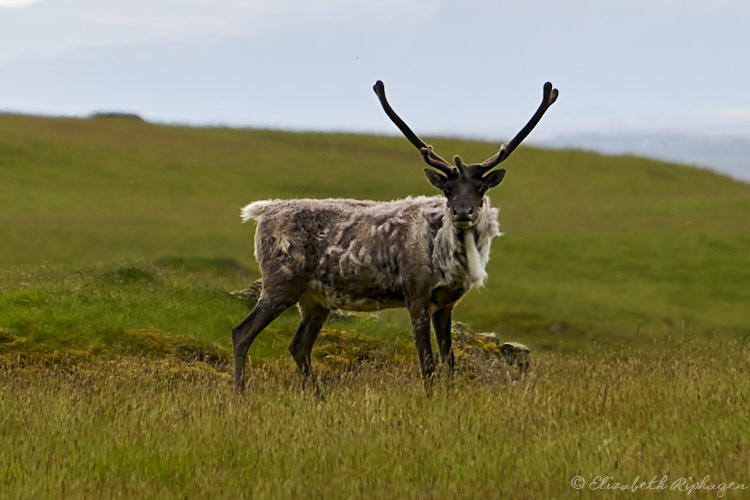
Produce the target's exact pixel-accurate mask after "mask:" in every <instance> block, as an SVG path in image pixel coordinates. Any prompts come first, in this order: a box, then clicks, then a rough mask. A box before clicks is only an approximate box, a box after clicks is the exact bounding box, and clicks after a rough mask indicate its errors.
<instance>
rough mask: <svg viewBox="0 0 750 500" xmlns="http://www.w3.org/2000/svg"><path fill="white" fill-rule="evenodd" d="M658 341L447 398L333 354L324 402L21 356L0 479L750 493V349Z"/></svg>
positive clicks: (101, 484) (112, 484)
mask: <svg viewBox="0 0 750 500" xmlns="http://www.w3.org/2000/svg"><path fill="white" fill-rule="evenodd" d="M658 348H659V353H658V354H654V355H653V356H648V357H643V356H642V355H641V353H639V352H636V351H633V350H627V351H616V352H611V351H602V352H600V353H598V355H597V356H590V357H589V356H586V355H583V354H579V355H577V356H572V355H563V354H559V353H541V354H540V355H538V356H536V357H535V358H534V363H533V370H532V372H531V373H530V374H529V375H527V376H526V377H525V378H522V379H521V380H518V381H515V382H498V381H496V380H495V381H492V382H487V381H482V380H478V379H471V378H467V377H465V376H463V375H459V376H457V377H456V378H455V380H453V383H452V384H449V385H447V384H445V383H440V384H439V385H438V388H437V389H436V391H435V394H433V396H432V397H428V396H427V395H426V394H425V393H424V390H423V389H422V384H421V382H420V380H419V378H418V375H417V373H416V370H415V369H413V368H414V367H413V366H412V365H411V364H410V363H402V362H389V363H386V364H369V363H364V364H361V365H359V366H358V367H356V368H355V369H353V370H349V371H342V370H340V369H339V368H338V367H337V366H336V365H335V364H334V365H330V364H329V363H328V362H327V361H326V360H325V359H323V360H318V363H317V364H318V366H319V368H320V369H319V372H320V373H321V378H322V386H323V390H324V391H325V394H326V399H325V400H324V401H316V400H315V399H314V398H313V397H312V396H311V395H309V394H306V393H304V392H301V391H300V390H299V388H298V387H299V386H298V379H297V377H296V374H295V373H294V369H293V368H292V367H291V366H289V364H288V363H267V364H265V365H264V366H263V367H261V368H257V367H256V368H255V369H254V370H253V371H252V372H251V373H252V375H251V380H250V381H249V387H248V395H247V397H246V398H236V397H234V396H233V395H232V394H231V391H230V390H229V387H230V384H231V381H230V375H229V373H228V371H229V370H228V367H224V368H222V367H219V368H217V369H209V368H207V367H206V366H205V365H204V364H202V363H192V364H191V363H188V364H186V363H184V362H175V361H170V358H153V357H145V358H144V357H142V356H141V357H118V359H117V360H116V361H115V360H111V361H107V360H106V359H102V358H95V359H93V360H88V361H79V362H78V363H77V364H76V365H75V367H74V368H71V367H70V366H68V365H66V364H65V363H58V364H56V365H54V366H53V367H52V368H50V367H48V366H47V367H45V366H38V365H29V366H26V367H24V368H22V369H21V368H18V366H17V365H16V364H15V363H12V362H11V363H6V364H5V365H3V366H2V370H1V371H0V377H2V379H3V383H2V385H0V429H2V431H1V432H2V440H3V443H4V446H3V448H2V452H0V456H2V461H0V484H3V487H4V494H5V495H7V496H8V497H12V498H40V497H44V498H50V497H60V496H72V497H91V496H107V497H124V498H133V497H139V498H153V497H157V496H159V497H162V496H165V495H166V496H167V497H169V498H182V497H187V498H201V497H205V496H209V497H211V498H237V497H252V498H266V497H271V498H292V497H299V496H303V497H306V498H307V497H314V498H352V497H355V496H356V497H365V498H413V497H419V498H496V497H510V498H567V497H576V496H578V495H577V492H576V491H575V490H573V489H572V488H571V487H570V485H569V484H570V481H571V479H572V478H573V477H574V476H581V477H583V478H585V479H586V480H587V481H588V482H591V481H593V480H594V479H595V478H596V477H597V476H601V475H608V476H611V477H612V478H613V481H617V482H621V483H625V484H631V483H632V482H633V481H634V480H635V479H636V478H637V477H640V478H642V479H643V480H645V481H650V480H651V479H652V478H653V477H655V476H656V477H659V478H661V477H663V476H665V475H666V476H667V477H668V478H669V482H668V484H670V485H671V484H673V483H674V482H675V481H678V480H680V478H689V477H690V478H694V479H693V481H691V482H698V481H700V480H701V479H702V478H703V477H704V475H709V476H710V483H711V484H716V485H719V484H721V483H729V482H731V481H734V482H736V483H738V484H744V485H746V488H750V481H748V476H747V471H748V467H750V461H749V460H748V457H750V439H749V438H748V433H747V428H748V425H749V424H750V404H748V396H749V394H750V382H749V381H750V378H748V377H747V373H748V370H750V350H749V349H748V348H747V346H746V345H741V344H739V343H737V342H731V343H724V344H721V345H720V344H719V342H714V343H713V344H705V343H696V342H695V341H693V342H679V343H677V345H675V344H674V343H667V342H660V343H659V344H658ZM717 354H720V356H718V355H717ZM695 478H697V479H695ZM638 493H639V497H641V496H644V497H646V498H663V497H664V492H663V491H640V492H638ZM701 493H703V494H701ZM743 493H744V495H746V494H747V489H746V490H739V491H736V490H732V491H728V492H726V495H725V497H726V498H741V497H742V496H743ZM602 494H604V492H601V491H596V490H588V489H584V491H583V496H585V497H588V496H591V497H595V498H598V497H599V496H600V495H602ZM629 495H630V493H629V492H625V493H624V494H623V495H622V498H630V496H629ZM680 495H684V494H678V496H676V497H680V498H681V496H680ZM694 495H695V496H698V497H701V498H703V497H705V498H713V497H714V495H710V494H708V495H706V494H705V492H696V493H694ZM715 496H718V495H715Z"/></svg>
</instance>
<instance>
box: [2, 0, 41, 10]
mask: <svg viewBox="0 0 750 500" xmlns="http://www.w3.org/2000/svg"><path fill="white" fill-rule="evenodd" d="M39 1H40V0H0V9H14V8H18V7H26V6H28V5H31V4H34V3H38V2H39Z"/></svg>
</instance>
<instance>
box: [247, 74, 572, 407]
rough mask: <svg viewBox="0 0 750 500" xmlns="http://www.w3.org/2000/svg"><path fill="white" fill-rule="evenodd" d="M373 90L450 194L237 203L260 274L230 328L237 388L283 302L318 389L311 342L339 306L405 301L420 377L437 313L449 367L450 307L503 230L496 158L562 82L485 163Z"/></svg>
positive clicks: (296, 351)
mask: <svg viewBox="0 0 750 500" xmlns="http://www.w3.org/2000/svg"><path fill="white" fill-rule="evenodd" d="M373 89H374V91H375V93H376V94H377V96H378V99H379V100H380V103H381V105H382V107H383V110H384V111H385V113H386V114H387V115H388V117H389V118H390V119H391V120H392V121H393V122H394V123H395V124H396V126H397V127H398V128H399V130H401V132H402V133H403V134H404V135H405V136H406V138H407V139H408V140H409V142H411V143H412V144H413V145H414V146H415V147H416V148H417V149H419V151H420V153H421V154H422V158H423V159H424V161H425V162H426V163H427V164H428V165H429V166H430V167H432V168H433V169H434V170H432V169H429V168H426V169H425V175H426V176H427V180H428V181H429V182H430V183H431V184H432V185H433V186H434V187H436V188H438V189H439V190H441V191H442V192H443V196H433V197H417V198H411V197H409V198H406V199H403V200H397V201H391V202H375V201H361V200H347V199H327V200H315V199H297V200H266V201H257V202H255V203H251V204H250V205H247V206H246V207H245V208H243V209H242V220H243V221H245V222H246V221H248V220H251V219H254V220H256V221H257V223H258V224H257V229H256V233H255V257H256V259H257V260H258V263H259V265H260V270H261V276H262V292H261V295H260V297H259V299H258V302H257V304H256V305H255V307H254V308H253V310H252V311H251V312H250V314H248V315H247V317H246V318H245V319H243V320H242V322H240V323H239V324H238V325H237V326H235V327H234V328H233V329H232V343H233V346H234V383H235V392H237V393H242V392H243V391H244V387H245V362H246V358H247V352H248V349H249V348H250V344H251V343H252V342H253V340H254V339H255V337H256V336H257V335H258V334H259V333H260V332H261V331H262V330H263V329H264V328H265V327H266V326H267V325H268V324H269V323H270V322H271V321H273V320H274V319H275V318H276V317H277V316H278V315H279V314H281V313H282V312H283V311H284V310H286V309H287V308H289V307H291V306H293V305H294V304H297V306H298V308H299V312H300V317H301V319H300V323H299V328H298V329H297V332H296V333H295V335H294V338H293V339H292V342H291V344H290V345H289V352H290V353H291V355H292V357H293V358H294V361H295V362H296V363H297V367H298V368H299V370H300V372H301V373H302V374H303V376H304V377H305V379H308V380H311V381H312V383H313V386H314V388H315V391H316V393H317V392H318V386H317V382H316V380H315V377H314V375H313V371H312V366H311V363H310V352H311V350H312V347H313V344H314V343H315V339H316V338H317V336H318V333H319V332H320V329H321V328H322V326H323V323H324V322H325V320H326V318H327V317H328V314H329V313H330V312H331V310H332V309H343V310H351V311H375V310H379V309H385V308H392V307H406V309H407V310H408V312H409V316H410V319H411V326H412V331H413V334H414V343H415V345H416V348H417V353H418V355H419V365H420V370H421V374H422V377H423V378H424V381H425V386H426V387H429V384H430V380H431V378H432V377H431V376H432V374H433V373H434V370H435V364H434V361H433V356H432V347H431V341H430V323H432V325H433V327H434V330H435V337H436V338H437V346H438V351H439V353H440V360H441V362H444V363H446V364H447V365H448V367H449V370H451V371H452V369H453V365H454V360H453V352H452V349H451V314H452V311H453V307H454V306H455V304H456V303H457V302H458V300H459V299H460V298H461V297H462V296H463V295H464V294H465V293H466V292H467V291H468V290H469V289H471V288H472V287H475V286H478V285H481V284H482V283H483V282H484V279H485V278H486V276H487V274H486V272H485V266H486V265H487V262H488V261H489V255H490V243H491V241H492V239H493V238H494V237H496V236H498V235H499V234H500V226H499V224H498V222H497V215H498V212H497V209H495V208H492V207H491V206H490V201H489V198H488V197H487V196H486V195H485V193H486V192H487V190H488V189H490V188H493V187H495V186H497V185H498V184H499V183H500V182H501V181H502V180H503V177H504V176H505V169H499V170H493V169H494V168H495V167H496V166H497V165H499V164H500V162H502V161H504V160H505V159H506V158H508V156H509V155H510V154H511V153H512V152H513V150H514V149H515V148H516V147H517V146H518V145H519V144H520V143H521V141H523V140H524V139H525V138H526V136H527V135H528V134H529V133H530V132H531V130H532V129H533V128H534V127H535V126H536V125H537V123H538V122H539V120H541V118H542V115H544V113H545V111H546V110H547V108H549V106H550V105H552V103H554V102H555V100H556V99H557V95H558V91H557V89H553V88H552V84H550V83H549V82H548V83H545V84H544V88H543V95H542V103H541V104H540V105H539V108H538V109H537V110H536V113H534V115H533V116H532V118H531V120H529V122H528V123H527V124H526V126H524V127H523V128H522V129H521V131H520V132H518V134H517V135H516V136H515V137H514V138H513V139H512V140H511V141H510V142H509V143H507V144H504V145H503V146H501V148H500V150H499V151H498V153H497V154H495V155H494V156H492V157H490V158H489V159H487V160H486V161H484V162H483V163H479V164H465V163H464V162H463V161H462V160H461V158H460V157H459V156H455V157H454V159H453V162H454V165H451V164H449V163H448V162H447V161H445V160H444V159H443V158H441V157H440V156H438V155H437V154H436V153H435V152H434V151H433V150H432V147H431V146H428V145H426V144H425V143H424V142H422V141H421V140H420V139H419V138H418V137H417V136H416V135H415V134H414V132H412V130H411V129H410V128H409V127H408V126H407V125H406V123H404V121H403V120H402V119H401V118H400V117H399V116H398V115H397V114H396V112H395V111H394V110H393V108H391V106H390V104H389V103H388V101H387V99H386V96H385V87H384V85H383V82H381V81H377V82H376V83H375V86H374V88H373Z"/></svg>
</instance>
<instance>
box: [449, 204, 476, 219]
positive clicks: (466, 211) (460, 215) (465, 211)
mask: <svg viewBox="0 0 750 500" xmlns="http://www.w3.org/2000/svg"><path fill="white" fill-rule="evenodd" d="M453 218H454V219H456V220H473V219H474V208H473V207H458V208H455V207H454V208H453Z"/></svg>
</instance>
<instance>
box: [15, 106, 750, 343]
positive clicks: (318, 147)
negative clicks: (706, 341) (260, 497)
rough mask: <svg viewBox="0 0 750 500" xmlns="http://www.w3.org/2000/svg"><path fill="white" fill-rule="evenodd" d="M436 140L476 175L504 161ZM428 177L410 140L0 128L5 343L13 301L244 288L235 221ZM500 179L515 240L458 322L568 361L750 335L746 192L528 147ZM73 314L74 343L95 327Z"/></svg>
mask: <svg viewBox="0 0 750 500" xmlns="http://www.w3.org/2000/svg"><path fill="white" fill-rule="evenodd" d="M431 142H433V143H434V145H435V147H436V148H437V150H438V151H439V152H440V153H442V154H444V155H445V156H450V155H452V154H454V153H460V154H461V155H462V157H463V158H464V159H465V160H468V161H479V160H483V159H484V158H486V157H488V156H490V155H491V154H493V153H494V152H495V151H496V148H497V145H495V144H487V143H481V142H468V141H458V140H452V139H433V140H432V141H431ZM422 167H423V165H422V164H421V161H420V158H419V155H418V154H417V152H416V151H415V150H413V148H412V147H411V146H410V145H409V144H408V143H407V142H406V141H405V140H403V139H402V138H399V137H394V138H389V137H367V136H358V135H342V134H312V133H309V134H306V133H287V132H278V131H260V130H231V129H221V128H211V129H198V128H180V127H168V126H161V125H154V124H148V123H144V122H141V121H137V120H128V119H106V118H99V119H87V120H79V119H52V118H39V117H28V116H15V115H0V176H1V177H2V180H3V182H2V183H0V234H2V238H3V242H2V245H0V272H1V273H2V282H1V283H0V292H2V293H3V294H5V298H4V299H3V300H4V301H5V303H6V307H5V308H4V311H3V312H0V327H3V328H4V329H5V331H6V332H10V333H12V334H14V335H15V334H19V335H20V334H22V331H21V329H19V328H17V327H15V328H14V327H9V325H8V319H5V320H4V321H5V322H3V319H2V318H3V316H2V315H3V314H5V315H6V316H5V317H6V318H7V315H11V316H13V314H16V315H19V314H20V315H31V316H33V307H31V306H28V304H27V306H28V307H26V309H23V310H20V309H19V308H18V307H16V310H15V312H13V311H8V304H9V303H10V304H11V305H12V304H16V305H18V304H19V303H20V304H23V303H24V300H25V299H18V298H16V299H14V298H13V295H12V294H14V293H15V294H18V293H20V294H21V295H22V296H23V294H24V293H32V294H33V293H34V292H29V291H28V288H29V287H31V288H32V289H34V288H39V287H41V288H42V289H49V288H50V286H52V285H50V283H49V282H50V281H52V282H54V286H52V289H54V290H55V293H54V294H52V295H51V296H50V295H48V296H46V298H45V300H46V301H47V302H46V303H45V304H46V307H45V309H41V310H40V312H39V313H40V314H46V312H45V311H47V309H48V308H49V307H51V306H53V305H54V303H56V302H57V301H63V300H67V299H68V298H69V297H70V291H71V290H74V289H75V287H76V286H78V285H76V284H75V282H76V280H78V281H80V279H78V278H75V276H77V274H75V273H79V272H83V274H84V275H85V276H86V278H85V279H87V280H94V281H95V282H96V279H95V278H92V277H91V274H92V273H91V272H89V270H95V269H100V270H101V269H105V268H106V269H107V270H105V271H102V272H105V273H106V272H110V273H112V272H117V269H119V268H120V267H122V266H125V267H127V266H131V267H133V266H134V267H135V268H143V269H145V270H146V271H145V272H146V273H151V272H153V269H151V267H153V266H155V265H156V266H157V267H159V266H160V265H161V264H159V263H162V264H163V263H164V262H175V261H177V262H185V261H193V262H203V263H204V264H205V265H208V267H211V266H212V265H214V264H215V265H216V266H219V267H220V268H221V267H222V266H224V267H226V266H229V267H230V268H232V267H233V264H232V263H236V265H235V266H234V268H236V269H238V272H237V273H233V276H232V279H231V280H229V281H231V283H226V282H221V283H214V284H212V285H211V286H215V287H218V288H222V287H224V288H231V287H237V288H239V287H241V286H243V285H244V284H246V283H248V282H249V281H250V280H251V279H252V278H254V277H255V276H256V274H257V265H256V263H255V261H254V258H253V257H252V241H251V240H252V234H253V231H254V226H253V225H251V224H248V225H241V224H240V222H239V217H238V212H239V208H240V207H241V206H244V205H245V204H246V203H248V202H250V201H253V200H257V199H263V198H276V197H281V198H291V197H355V198H371V199H380V200H388V199H394V198H398V197H403V196H406V195H419V194H434V189H433V188H432V187H431V186H430V185H429V184H428V183H427V182H426V180H425V179H424V174H423V173H422ZM505 167H506V168H507V169H508V175H507V176H506V178H505V180H504V181H503V183H502V184H501V185H500V186H499V187H498V188H496V189H494V190H493V191H492V192H491V193H490V194H491V196H492V199H493V202H494V204H495V205H497V206H499V207H500V208H501V213H500V222H501V226H502V229H503V232H504V233H505V236H504V237H503V238H500V239H498V240H496V241H495V243H494V246H493V251H492V259H491V262H490V265H489V269H488V271H489V280H488V283H487V287H486V288H485V289H483V290H478V291H473V292H472V293H470V294H469V295H468V296H467V297H466V298H465V299H464V300H463V301H462V303H461V304H460V305H459V306H458V308H457V313H456V316H457V319H460V320H462V321H466V322H468V323H470V324H472V325H473V326H474V327H475V328H478V329H483V330H494V331H496V332H498V333H499V334H500V335H501V337H502V338H509V339H514V340H518V341H523V342H528V343H531V344H532V345H533V346H535V347H543V348H545V347H548V348H563V349H578V348H580V347H582V346H586V345H589V344H591V343H597V342H598V343H605V344H610V345H620V344H624V343H632V342H635V343H641V344H644V343H647V342H648V341H649V340H650V339H652V338H664V337H670V336H671V337H686V338H692V337H710V336H715V335H719V336H728V337H735V338H737V337H739V338H741V337H742V336H744V335H745V334H746V333H747V332H748V325H750V311H748V308H747V307H746V304H747V303H748V299H750V252H748V251H747V248H750V186H748V185H746V184H742V183H738V182H735V181H732V180H729V179H727V178H724V177H721V176H718V175H715V174H713V173H710V172H708V171H703V170H698V169H691V168H685V167H679V166H675V165H670V164H665V163H660V162H655V161H649V160H644V159H640V158H634V157H602V156H599V155H596V154H591V153H584V152H579V151H548V150H540V149H534V148H529V147H524V148H521V149H520V150H519V151H517V152H516V153H515V154H514V155H513V157H512V158H511V159H510V160H508V161H507V163H506V164H505ZM207 263H208V264H207ZM211 263H214V264H211ZM161 267H164V266H161ZM204 267H205V266H204ZM44 269H47V271H46V272H45V271H44ZM243 270H244V271H243ZM28 273H32V274H33V275H34V276H36V278H35V280H36V281H35V280H32V281H31V282H29V281H28V280H27V279H26V278H25V277H24V276H26V274H28ZM66 273H67V274H66ZM94 274H96V273H94ZM209 274H211V275H215V274H216V273H209ZM225 275H226V273H225ZM211 280H213V278H211V279H209V281H211ZM204 281H205V280H204ZM87 286H89V287H90V288H91V289H95V288H96V287H98V286H101V287H104V288H105V289H106V286H108V285H107V284H106V283H105V284H104V285H102V284H101V283H98V282H97V283H95V284H90V285H87ZM150 286H152V287H153V286H154V285H153V283H152V284H151V285H150ZM157 288H158V287H157ZM136 289H138V290H140V289H139V288H138V287H136ZM8 293H10V294H11V295H10V298H9V296H8V295H7V294H8ZM139 293H142V292H141V291H139ZM219 295H221V294H217V295H216V296H215V297H213V298H211V297H203V298H201V299H200V300H205V301H206V304H207V305H206V309H210V310H213V311H216V313H215V314H214V315H211V314H210V313H208V312H206V315H207V316H213V317H211V318H208V317H207V318H201V317H200V314H198V313H196V314H195V316H196V317H195V318H194V321H193V322H192V325H194V327H189V326H188V325H182V324H181V323H179V322H171V321H161V322H159V321H151V322H149V321H145V322H144V323H142V324H140V325H139V324H138V321H133V322H120V323H118V322H117V321H114V322H113V324H110V325H108V327H107V328H110V329H117V328H119V329H126V330H132V329H139V328H141V329H148V328H152V327H158V328H159V329H164V330H165V331H168V332H169V333H173V334H176V335H184V334H190V335H204V333H197V332H206V333H205V335H206V336H207V337H208V338H210V339H211V340H212V341H220V340H219V338H218V337H220V335H224V334H225V332H226V327H227V326H229V325H231V324H232V323H233V322H236V321H237V320H238V317H239V316H241V315H242V314H244V312H243V311H242V310H241V308H240V306H237V305H226V304H225V303H224V302H223V301H224V298H223V297H221V298H219ZM19 300H20V302H19ZM212 300H215V302H212ZM31 303H33V301H31ZM19 307H20V306H19ZM61 307H64V306H61ZM232 307H234V309H233V310H232V312H231V313H230V312H229V311H227V308H230V309H231V308H232ZM238 308H239V310H238ZM47 312H48V311H47ZM71 314H72V315H73V318H72V319H70V320H69V321H68V324H69V325H72V326H70V328H71V329H75V328H78V327H79V326H84V327H85V325H87V324H88V320H87V319H86V317H85V316H84V317H77V316H76V314H77V313H76V312H72V313H71ZM126 315H127V314H126ZM216 316H221V319H220V320H219V319H217V317H216ZM388 318H393V319H394V320H395V321H401V320H402V319H403V316H402V315H399V314H396V315H395V316H393V315H392V316H388ZM79 321H80V324H79ZM216 321H220V323H221V325H222V326H221V328H219V327H218V326H217V325H216ZM22 323H23V322H22ZM154 323H156V324H157V325H155V324H154ZM292 323H293V321H292ZM219 331H220V332H221V333H218V332H219ZM207 332H213V333H210V334H209V333H207ZM405 335H406V336H407V340H408V337H410V336H409V334H408V333H406V334H405ZM224 342H225V344H226V343H227V342H228V338H227V339H225V340H224Z"/></svg>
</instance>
